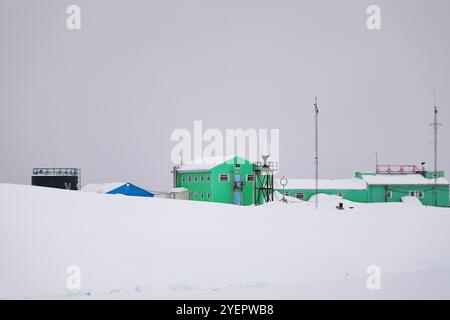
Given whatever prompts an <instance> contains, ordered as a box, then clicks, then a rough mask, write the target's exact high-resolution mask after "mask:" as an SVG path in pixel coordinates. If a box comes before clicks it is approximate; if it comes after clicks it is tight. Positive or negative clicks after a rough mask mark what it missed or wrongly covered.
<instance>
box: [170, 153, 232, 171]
mask: <svg viewBox="0 0 450 320" xmlns="http://www.w3.org/2000/svg"><path fill="white" fill-rule="evenodd" d="M234 157H236V156H235V155H230V156H220V157H204V158H198V159H194V160H193V161H192V162H189V163H183V164H182V165H181V166H180V167H179V168H178V171H180V172H183V171H209V170H211V169H212V168H214V167H215V166H218V165H219V164H222V163H224V162H225V161H228V160H230V159H233V158H234Z"/></svg>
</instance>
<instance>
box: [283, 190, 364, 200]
mask: <svg viewBox="0 0 450 320" xmlns="http://www.w3.org/2000/svg"><path fill="white" fill-rule="evenodd" d="M277 191H279V192H281V193H283V189H277ZM284 192H288V193H289V196H291V197H295V196H296V193H300V192H303V193H304V194H305V200H306V201H308V200H309V199H310V198H311V196H313V195H314V194H315V190H313V189H285V191H284ZM340 192H342V193H343V198H344V199H346V200H350V201H354V202H367V190H366V189H362V190H359V189H358V190H353V189H319V193H323V194H329V195H339V193H340Z"/></svg>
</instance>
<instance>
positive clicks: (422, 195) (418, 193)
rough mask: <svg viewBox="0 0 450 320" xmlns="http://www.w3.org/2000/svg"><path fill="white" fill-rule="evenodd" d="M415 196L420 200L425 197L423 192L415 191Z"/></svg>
mask: <svg viewBox="0 0 450 320" xmlns="http://www.w3.org/2000/svg"><path fill="white" fill-rule="evenodd" d="M417 196H418V197H419V198H421V199H422V198H423V197H424V196H425V193H424V192H423V191H417Z"/></svg>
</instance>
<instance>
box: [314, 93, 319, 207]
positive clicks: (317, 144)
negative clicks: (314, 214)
mask: <svg viewBox="0 0 450 320" xmlns="http://www.w3.org/2000/svg"><path fill="white" fill-rule="evenodd" d="M314 117H315V119H314V120H315V121H314V122H315V123H314V124H315V157H314V164H315V194H316V198H315V206H316V209H318V208H319V108H318V106H317V97H316V99H315V101H314Z"/></svg>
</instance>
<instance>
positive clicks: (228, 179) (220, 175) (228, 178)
mask: <svg viewBox="0 0 450 320" xmlns="http://www.w3.org/2000/svg"><path fill="white" fill-rule="evenodd" d="M223 176H226V177H227V181H222V179H221V178H222V177H223ZM219 182H230V175H229V174H219Z"/></svg>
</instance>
